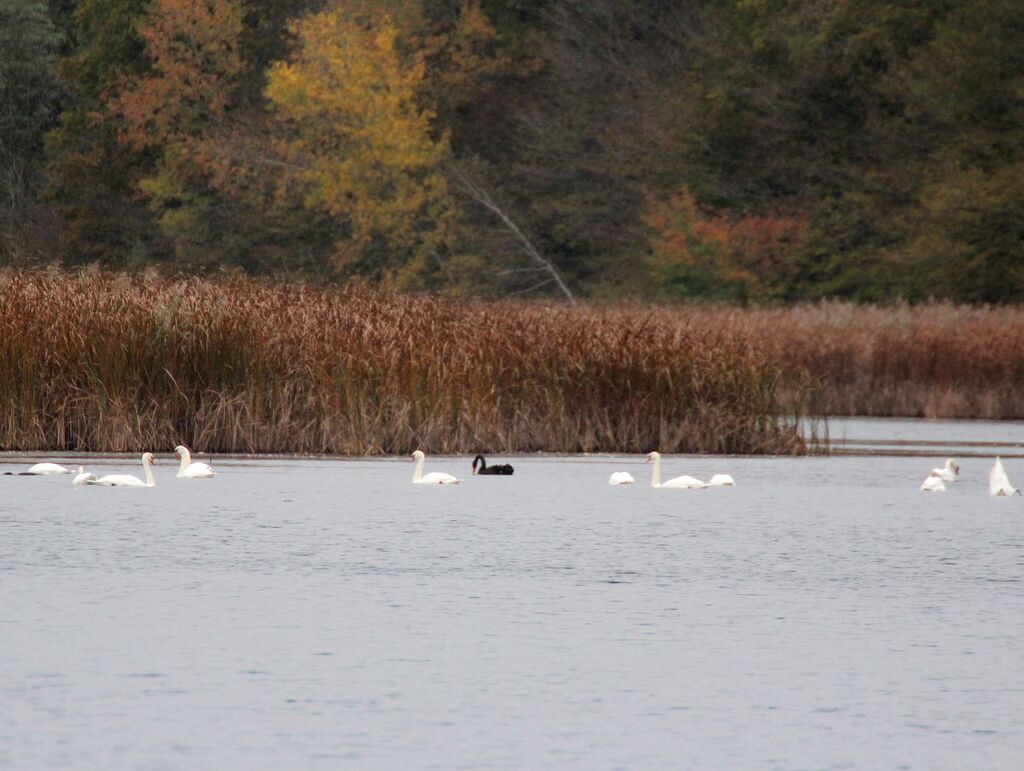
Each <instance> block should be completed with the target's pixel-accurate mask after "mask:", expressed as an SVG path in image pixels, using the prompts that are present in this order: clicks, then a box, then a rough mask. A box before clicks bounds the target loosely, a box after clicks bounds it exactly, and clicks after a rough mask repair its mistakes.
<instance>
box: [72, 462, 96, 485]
mask: <svg viewBox="0 0 1024 771" xmlns="http://www.w3.org/2000/svg"><path fill="white" fill-rule="evenodd" d="M95 481H96V475H95V474H90V473H89V472H88V471H86V470H85V469H84V468H82V467H81V466H79V467H78V473H77V474H75V478H74V479H72V480H71V484H73V485H75V486H76V487H77V486H78V485H91V484H92V483H93V482H95Z"/></svg>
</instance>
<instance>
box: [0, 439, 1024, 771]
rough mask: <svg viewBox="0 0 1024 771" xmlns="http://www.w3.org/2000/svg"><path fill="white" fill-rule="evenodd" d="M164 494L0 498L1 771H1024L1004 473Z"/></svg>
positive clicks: (167, 479)
mask: <svg viewBox="0 0 1024 771" xmlns="http://www.w3.org/2000/svg"><path fill="white" fill-rule="evenodd" d="M494 460H499V459H498V458H495V459H494ZM160 461H161V465H159V466H158V467H157V469H156V474H157V483H158V486H157V487H156V488H155V489H151V490H129V489H109V488H80V489H73V488H72V487H71V484H70V479H69V478H68V477H50V478H41V477H0V533H2V538H0V651H2V655H0V704H2V705H3V715H4V719H3V720H2V721H0V766H3V767H13V768H41V767H55V766H60V767H72V768H74V767H77V768H90V769H94V768H141V767H145V768H181V767H197V768H198V767H201V768H262V767H274V768H285V767H292V768H337V767H360V768H364V767H365V768H398V767H403V768H404V767H418V768H460V767H465V768H508V767H531V768H536V767H541V768H627V767H628V768H654V767H667V766H671V767H723V768H787V769H789V768H921V769H934V768H967V767H969V768H993V769H994V768H1014V767H1018V768H1019V767H1020V763H1021V758H1022V757H1024V728H1022V723H1024V655H1022V650H1024V646H1022V643H1024V583H1022V578H1024V501H1022V499H1021V498H1012V499H990V498H989V497H988V496H987V495H986V487H985V484H986V482H985V479H986V473H987V469H988V467H989V466H990V465H991V461H990V460H988V459H983V458H966V459H964V460H963V463H962V466H963V468H962V476H963V481H961V482H960V483H959V484H957V485H956V486H955V488H954V489H953V490H951V491H950V492H949V493H947V494H946V495H927V494H922V493H919V492H918V490H917V486H918V484H920V481H921V479H923V478H924V476H925V474H926V473H927V470H928V469H929V468H931V467H932V466H934V465H936V463H935V459H934V458H923V457H917V458H913V457H907V458H904V457H899V458H871V457H831V458H805V459H750V458H690V457H685V458H684V457H666V458H665V459H664V462H663V474H666V475H667V476H674V475H676V474H681V473H690V474H693V475H695V476H698V477H705V478H706V477H708V476H710V475H711V474H712V473H715V472H718V471H728V472H731V473H732V474H733V475H734V476H735V477H736V479H737V482H738V486H737V487H736V488H734V489H712V490H704V491H679V490H654V489H651V487H650V486H649V484H648V481H649V467H648V466H645V465H643V464H641V463H640V459H638V458H636V457H630V458H609V457H594V458H519V459H513V462H514V463H515V466H516V474H515V476H513V477H510V478H507V477H494V478H481V477H477V478H472V477H470V478H467V479H466V481H465V483H463V484H462V485H460V486H458V487H451V488H448V487H436V488H435V487H430V488H425V487H419V486H414V485H412V484H410V478H411V475H412V463H411V462H407V461H404V460H403V461H395V460H374V461H266V462H239V461H235V462H231V461H227V460H224V461H220V462H218V463H217V464H216V465H217V468H218V470H219V472H220V475H219V476H218V477H217V478H216V479H213V480H204V481H179V480H176V479H175V478H174V468H173V462H172V460H171V458H170V457H169V456H163V457H161V458H160ZM427 461H428V462H427V470H428V471H429V470H431V469H433V470H444V471H451V472H458V473H460V475H463V474H468V472H469V460H468V459H466V458H458V459H452V458H428V459H427ZM24 464H25V461H24V460H19V461H18V466H22V465H24ZM90 467H91V469H92V470H94V471H97V472H104V473H107V472H110V471H113V470H115V469H118V470H120V469H123V470H127V471H131V472H132V473H140V472H141V467H138V468H136V469H134V470H133V469H132V468H131V464H128V463H126V462H124V461H118V460H116V459H103V460H99V459H96V460H93V462H92V463H91V465H90ZM2 468H3V469H4V470H6V469H10V468H15V467H12V466H10V465H3V466H2ZM618 469H625V470H629V471H631V472H632V473H633V474H634V476H636V477H637V481H638V484H637V485H635V486H633V487H618V488H614V487H609V486H608V485H607V484H606V482H607V478H608V475H609V474H610V472H612V471H614V470H618ZM1007 471H1008V472H1009V474H1010V477H1011V479H1015V480H1016V481H1018V482H1024V460H1016V461H1010V462H1007Z"/></svg>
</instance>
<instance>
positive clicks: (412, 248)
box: [266, 7, 451, 278]
mask: <svg viewBox="0 0 1024 771" xmlns="http://www.w3.org/2000/svg"><path fill="white" fill-rule="evenodd" d="M294 33H295V35H296V38H297V40H298V48H297V51H296V53H295V54H294V55H293V57H292V58H291V59H290V60H289V61H287V62H278V63H276V64H274V65H273V66H272V67H271V70H270V73H269V78H268V85H267V89H266V94H267V97H268V98H269V99H270V101H271V103H272V104H273V105H274V107H275V108H276V110H277V111H278V113H279V115H280V116H281V117H282V118H283V119H285V120H286V121H287V122H288V123H289V124H290V125H291V126H292V128H293V131H294V139H293V141H292V145H291V150H292V152H293V154H294V156H295V159H296V164H297V165H298V166H301V167H302V168H303V169H304V171H303V172H302V174H301V175H302V176H303V178H304V179H305V181H306V183H307V185H308V195H307V203H308V205H310V206H311V207H314V208H319V209H322V210H324V211H326V212H328V213H330V214H331V215H332V216H334V217H337V218H338V219H339V220H340V221H342V222H343V223H344V224H345V225H346V226H347V229H348V231H349V237H348V238H347V239H346V241H345V242H344V243H341V244H339V261H340V263H341V265H342V266H345V265H346V264H350V263H353V262H363V263H364V265H363V267H364V268H371V270H372V271H373V272H374V273H376V274H377V276H378V278H385V277H387V276H388V275H389V274H392V273H393V272H394V271H395V269H396V268H398V267H400V266H402V265H404V264H406V263H408V262H409V261H411V260H412V261H415V260H417V259H419V260H422V259H423V257H424V255H427V254H431V253H433V252H435V251H436V250H437V249H438V247H439V245H440V244H441V243H442V242H443V240H444V237H445V233H446V229H447V227H448V225H449V223H450V221H451V214H450V212H451V205H450V202H449V197H448V191H447V186H446V183H445V180H444V177H443V175H442V173H441V164H442V162H443V160H444V158H445V157H446V155H447V153H448V140H447V136H445V135H443V134H442V135H441V136H439V137H435V136H434V135H433V134H432V121H433V118H434V111H433V110H432V109H430V108H429V107H428V106H425V105H423V104H422V103H421V101H420V99H421V94H422V90H423V86H424V83H425V78H426V74H425V70H426V67H425V57H424V55H423V54H422V53H417V52H415V51H412V52H403V51H401V50H400V47H399V40H398V30H397V28H396V25H395V23H394V21H393V20H392V19H391V17H390V16H387V15H375V16H372V17H369V18H367V17H365V16H364V17H359V16H353V15H352V14H350V13H347V12H345V11H343V10H341V9H340V8H338V7H335V8H333V9H331V10H327V11H324V12H321V13H317V14H313V15H311V16H308V17H306V18H305V19H303V20H301V21H299V22H298V23H297V24H296V25H295V27H294ZM382 249H383V252H384V254H383V256H382V255H381V254H380V252H381V250H382ZM367 260H372V261H373V262H374V263H375V264H374V265H366V264H365V262H366V261H367Z"/></svg>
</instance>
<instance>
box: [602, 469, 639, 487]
mask: <svg viewBox="0 0 1024 771" xmlns="http://www.w3.org/2000/svg"><path fill="white" fill-rule="evenodd" d="M634 481H635V480H634V479H633V475H632V474H630V473H629V472H628V471H613V472H612V475H611V478H609V480H608V484H610V485H631V484H633V482H634Z"/></svg>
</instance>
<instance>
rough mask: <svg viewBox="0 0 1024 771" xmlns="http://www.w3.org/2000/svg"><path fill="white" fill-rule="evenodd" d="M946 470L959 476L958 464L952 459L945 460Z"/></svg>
mask: <svg viewBox="0 0 1024 771" xmlns="http://www.w3.org/2000/svg"><path fill="white" fill-rule="evenodd" d="M946 468H948V469H949V470H950V471H952V472H953V473H954V474H957V475H959V474H960V464H959V463H957V462H956V461H955V460H953V459H952V458H946Z"/></svg>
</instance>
